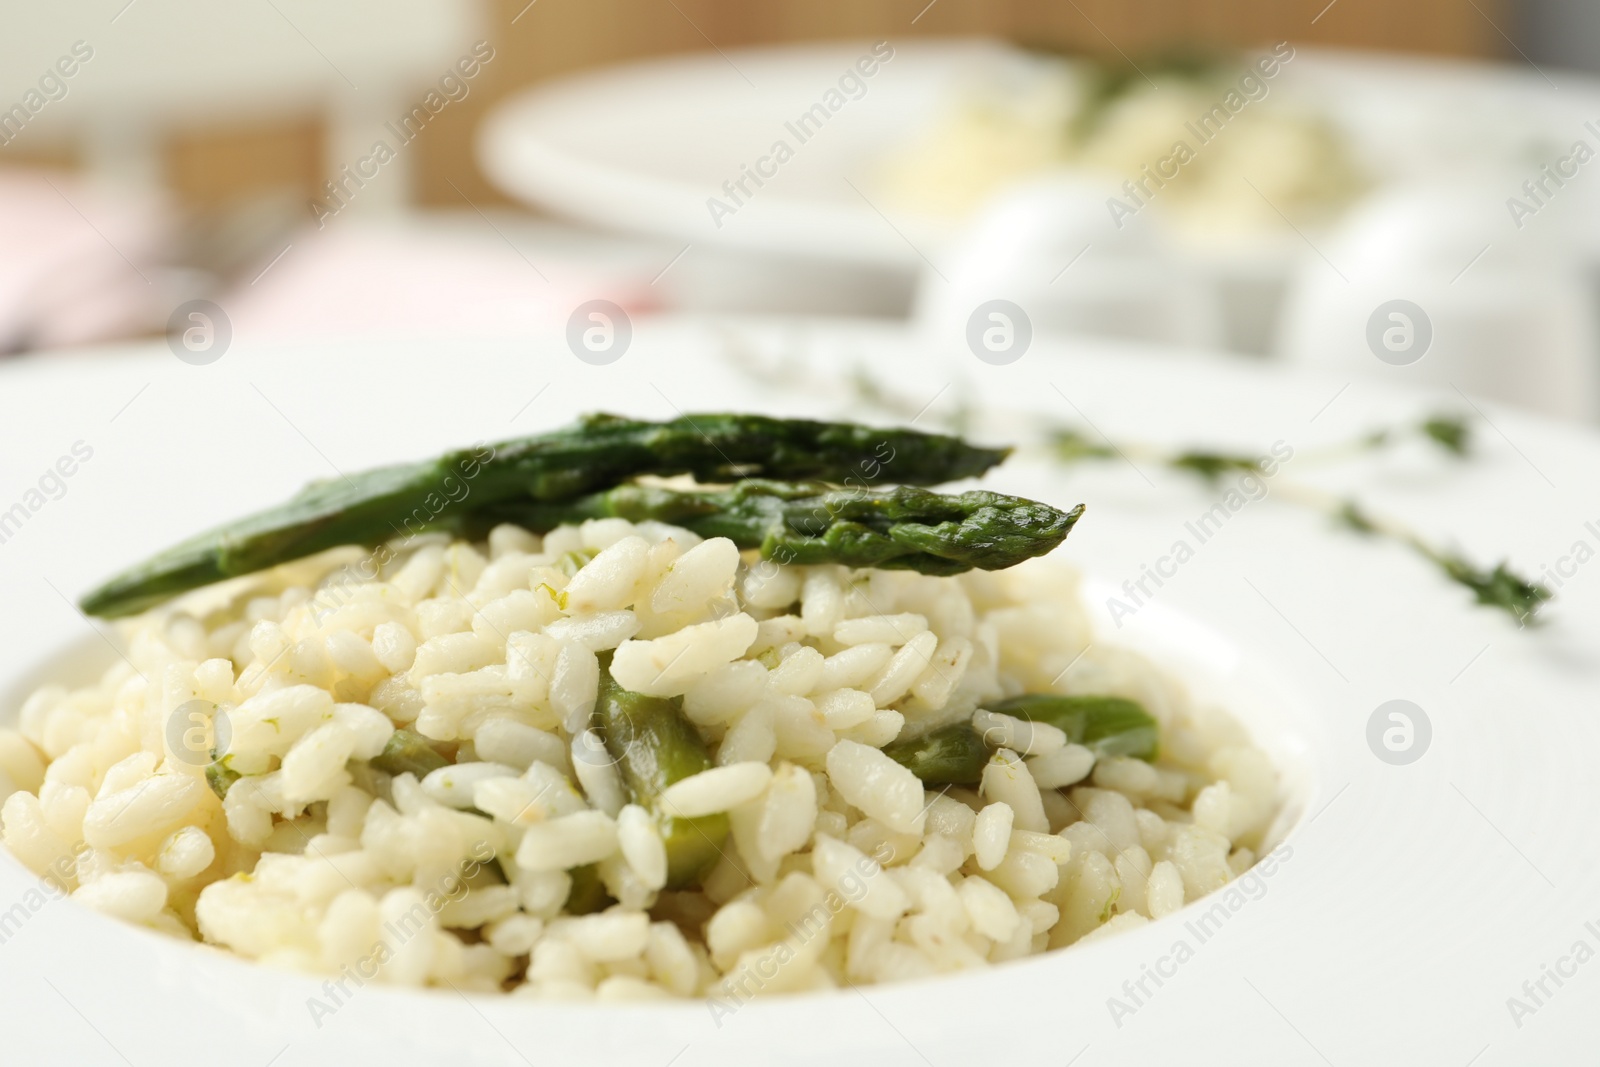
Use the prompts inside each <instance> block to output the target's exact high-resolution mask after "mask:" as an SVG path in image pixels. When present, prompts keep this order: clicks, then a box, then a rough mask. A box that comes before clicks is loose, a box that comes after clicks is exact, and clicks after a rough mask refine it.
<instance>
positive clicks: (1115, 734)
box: [989, 693, 1161, 761]
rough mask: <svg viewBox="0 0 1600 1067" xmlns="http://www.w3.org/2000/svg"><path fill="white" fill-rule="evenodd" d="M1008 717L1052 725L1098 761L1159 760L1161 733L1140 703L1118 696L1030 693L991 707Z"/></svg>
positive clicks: (992, 709)
mask: <svg viewBox="0 0 1600 1067" xmlns="http://www.w3.org/2000/svg"><path fill="white" fill-rule="evenodd" d="M989 710H991V711H997V712H1000V713H1001V714H1004V715H1012V716H1015V717H1016V718H1019V719H1027V720H1029V721H1030V722H1043V723H1049V724H1050V725H1051V726H1054V727H1056V728H1058V729H1059V730H1061V731H1062V732H1063V733H1065V734H1066V735H1067V739H1068V740H1069V741H1072V742H1073V743H1074V744H1079V745H1083V746H1084V747H1085V748H1088V749H1090V750H1091V751H1092V752H1094V754H1095V755H1096V756H1098V757H1101V758H1104V757H1107V756H1133V757H1134V758H1135V759H1142V760H1146V761H1151V760H1154V759H1155V758H1156V754H1157V752H1158V750H1159V746H1160V741H1161V731H1160V728H1159V727H1158V726H1157V724H1156V721H1155V719H1153V718H1151V717H1150V713H1149V712H1147V711H1145V710H1144V708H1143V706H1141V705H1140V704H1139V703H1138V701H1134V700H1128V699H1127V698H1125V697H1114V696H1056V695H1054V694H1051V693H1029V694H1027V695H1026V696H1020V697H1013V698H1011V699H1010V700H1003V701H1001V702H1000V703H998V704H994V705H992V706H991V707H990V709H989Z"/></svg>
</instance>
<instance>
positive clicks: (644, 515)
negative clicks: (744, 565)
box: [481, 478, 1083, 574]
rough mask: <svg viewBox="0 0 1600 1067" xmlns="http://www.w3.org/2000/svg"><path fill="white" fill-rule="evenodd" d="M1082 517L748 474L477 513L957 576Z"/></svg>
mask: <svg viewBox="0 0 1600 1067" xmlns="http://www.w3.org/2000/svg"><path fill="white" fill-rule="evenodd" d="M1082 514H1083V505H1081V504H1080V505H1078V506H1077V507H1075V508H1073V509H1072V510H1071V511H1061V510H1059V509H1057V508H1053V507H1051V506H1049V505H1048V504H1041V503H1038V502H1036V501H1032V500H1025V499H1023V498H1021V497H1014V496H1006V495H1004V494H1001V493H990V492H984V491H982V490H973V491H970V492H965V493H957V494H940V493H934V492H931V491H929V490H926V489H918V488H915V487H911V486H896V487H895V488H892V489H840V488H833V487H829V486H825V485H818V484H815V483H788V482H774V481H767V480H763V479H754V478H752V479H746V480H744V481H741V482H738V483H736V484H734V485H733V486H731V487H729V488H727V489H720V490H710V491H704V490H680V489H667V488H662V487H660V486H643V485H623V486H618V487H616V488H614V489H608V490H605V491H603V492H599V493H594V494H591V495H589V496H585V497H580V498H578V499H576V500H570V501H561V502H557V503H549V504H540V503H521V504H517V505H512V506H507V507H504V508H492V509H489V510H488V511H487V512H486V513H485V514H484V515H483V516H481V518H483V519H484V520H486V521H488V522H490V524H492V522H493V521H496V520H499V521H509V522H516V523H519V524H520V525H523V526H525V527H527V528H528V529H530V530H549V529H553V528H554V527H556V526H559V525H561V524H563V523H576V522H583V521H585V520H587V519H598V518H612V517H616V518H624V519H628V520H630V521H633V522H641V521H644V520H647V519H654V520H657V521H660V522H668V523H672V524H674V525H678V526H683V527H685V528H687V529H689V530H692V531H693V532H695V533H697V534H699V535H701V536H702V537H727V538H729V539H731V540H732V541H733V542H734V544H736V545H738V546H739V547H741V548H759V549H760V550H761V554H762V556H763V557H764V558H766V559H770V560H776V561H777V562H779V563H786V564H814V563H842V564H845V565H847V566H851V567H882V568H889V569H900V570H916V571H921V572H922V573H924V574H957V573H960V572H961V571H966V570H971V569H972V568H974V567H976V568H980V569H982V570H1002V569H1004V568H1006V567H1011V566H1015V565H1016V564H1018V563H1021V562H1022V561H1023V560H1025V559H1029V558H1031V557H1033V556H1039V555H1043V554H1044V553H1046V552H1048V551H1050V550H1051V549H1053V548H1055V547H1056V546H1057V545H1059V544H1060V543H1061V542H1062V541H1063V540H1065V539H1066V536H1067V534H1068V533H1069V532H1070V531H1071V530H1072V526H1073V524H1074V523H1076V522H1077V521H1078V518H1079V516H1081V515H1082Z"/></svg>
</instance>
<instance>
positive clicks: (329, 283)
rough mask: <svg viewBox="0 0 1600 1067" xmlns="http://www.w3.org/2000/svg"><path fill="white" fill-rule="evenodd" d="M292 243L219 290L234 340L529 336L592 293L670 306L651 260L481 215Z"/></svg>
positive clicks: (330, 233)
mask: <svg viewBox="0 0 1600 1067" xmlns="http://www.w3.org/2000/svg"><path fill="white" fill-rule="evenodd" d="M512 240H515V241H516V245H515V246H513V245H512V243H511V241H512ZM284 245H285V249H284V250H280V251H279V252H277V253H276V255H277V256H278V257H279V258H277V259H276V260H271V259H269V260H268V261H267V262H264V263H262V265H261V268H260V270H259V273H258V274H257V275H256V276H255V277H254V278H253V279H245V280H242V281H240V282H239V283H238V284H237V285H236V286H235V287H234V288H233V289H232V290H231V291H229V292H227V293H225V294H223V295H221V296H219V297H217V304H218V305H219V306H221V308H222V309H223V311H224V312H225V313H226V314H227V315H228V317H229V318H230V319H231V320H232V323H233V331H234V337H235V338H237V339H243V338H247V337H248V338H250V339H252V340H254V339H260V338H267V339H285V340H287V339H326V338H328V337H339V336H366V337H392V336H415V335H417V334H437V335H440V336H449V337H462V336H477V337H504V336H527V335H528V334H529V333H530V332H531V331H533V330H534V329H536V328H543V329H544V330H546V331H548V329H549V327H550V325H551V324H552V323H559V322H565V321H566V319H567V318H568V316H570V315H571V314H572V311H573V309H574V308H576V307H577V306H578V305H579V304H581V303H583V302H584V301H587V300H592V299H596V298H603V299H607V300H611V301H612V302H614V303H616V304H618V305H619V306H621V307H622V308H623V309H624V310H625V311H627V312H628V313H630V314H635V313H642V312H646V311H651V310H655V309H656V308H657V307H658V306H659V302H658V301H657V300H656V299H655V290H654V289H652V288H651V286H650V284H649V283H650V277H649V275H648V274H647V273H646V271H645V269H644V268H642V267H639V266H633V265H628V264H625V263H622V264H617V265H613V266H607V265H605V264H600V263H595V262H592V261H588V262H578V261H575V260H573V259H572V258H570V257H567V256H564V255H561V254H556V253H552V252H550V251H548V250H541V249H540V248H539V247H538V246H537V244H536V243H535V242H533V241H529V240H528V239H527V238H526V235H511V234H508V233H506V232H505V231H504V229H502V230H500V231H497V230H496V229H494V228H493V227H491V226H490V225H489V224H487V223H484V222H482V221H481V220H477V219H467V220H462V221H460V222H452V223H449V224H436V223H418V222H415V221H412V222H397V223H392V224H383V223H376V222H359V223H358V222H357V221H355V220H345V221H343V222H335V223H332V224H330V225H329V226H328V227H327V229H325V230H322V231H317V230H315V229H307V230H303V231H301V232H300V233H298V234H295V235H292V236H291V237H290V238H289V239H287V240H286V241H285V242H284Z"/></svg>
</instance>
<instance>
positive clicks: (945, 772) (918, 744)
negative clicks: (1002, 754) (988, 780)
mask: <svg viewBox="0 0 1600 1067" xmlns="http://www.w3.org/2000/svg"><path fill="white" fill-rule="evenodd" d="M883 754H884V755H885V756H888V757H889V758H890V759H892V760H894V761H895V762H896V763H898V764H900V765H901V766H902V767H905V768H906V769H907V770H909V771H910V772H911V773H912V774H914V775H916V776H917V777H918V778H921V779H922V782H923V784H924V785H976V784H977V783H978V781H979V779H981V778H982V777H983V768H984V765H985V764H986V763H988V762H989V746H988V745H986V744H984V743H983V738H982V737H980V736H979V735H978V731H976V730H974V729H973V728H972V724H971V723H969V722H961V723H956V724H955V725H954V726H946V727H945V728H944V729H942V730H935V731H933V732H932V733H930V734H924V735H923V736H921V737H919V738H916V739H915V740H911V741H900V742H897V743H895V744H891V745H889V746H888V747H886V748H885V749H884V750H883Z"/></svg>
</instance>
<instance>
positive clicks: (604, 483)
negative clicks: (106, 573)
mask: <svg viewBox="0 0 1600 1067" xmlns="http://www.w3.org/2000/svg"><path fill="white" fill-rule="evenodd" d="M1007 452H1008V450H1007V449H994V448H979V447H976V446H973V445H969V444H967V443H966V442H965V441H962V440H960V439H959V438H955V437H948V436H943V435H940V434H928V433H921V432H918V431H915V430H892V429H877V428H874V427H868V426H859V425H855V424H852V423H833V422H814V421H809V420H800V419H775V418H769V417H766V416H761V415H734V414H711V415H685V416H683V417H681V418H678V419H673V420H670V421H667V422H641V421H637V420H632V419H624V418H619V417H617V416H614V415H590V416H587V417H585V418H583V419H580V420H579V421H578V422H577V423H576V424H575V425H573V426H571V427H568V428H566V429H563V430H557V431H555V432H553V433H548V434H541V435H538V436H534V437H525V438H520V439H517V440H512V441H503V442H501V443H499V444H495V445H480V446H476V447H474V448H471V449H463V450H458V451H453V452H449V453H446V454H445V455H443V456H440V457H439V458H437V459H433V460H429V461H426V462H421V463H407V464H401V465H398V466H391V467H381V468H378V469H376V470H369V471H365V472H361V473H358V474H351V475H347V476H342V477H340V478H336V479H330V480H328V481H323V482H317V483H314V484H312V485H310V486H307V487H306V488H305V489H304V490H302V491H301V492H300V493H299V494H297V495H296V496H294V497H293V498H291V499H290V500H289V501H287V502H286V503H284V504H281V505H279V506H278V507H275V508H270V509H268V510H266V511H262V512H259V513H257V514H255V515H251V516H248V517H246V518H244V519H240V520H238V521H236V522H232V523H228V524H227V525H224V526H220V527H217V528H216V529H213V530H209V531H207V532H205V533H202V534H199V535H198V536H196V537H193V538H190V539H189V540H187V541H184V542H182V543H181V544H178V545H175V546H174V547H172V548H170V549H168V550H166V551H165V552H162V553H160V554H159V555H157V556H155V557H154V558H152V559H150V560H147V561H145V562H144V563H141V564H139V565H137V566H135V567H133V568H132V569H130V570H128V571H125V572H124V573H122V574H119V575H117V576H116V577H114V578H112V579H111V580H110V581H108V582H106V583H105V584H104V585H102V586H101V587H99V588H98V589H95V590H94V591H92V592H90V593H89V594H88V595H87V596H85V597H84V598H83V601H82V607H83V610H84V611H85V612H87V613H89V614H91V615H99V616H102V617H105V618H115V617H119V616H124V615H132V614H135V613H137V612H140V611H143V610H145V609H146V608H149V607H153V606H154V605H156V604H159V603H161V602H162V601H164V600H167V599H169V598H170V597H173V596H176V595H177V594H179V593H182V592H186V591H187V590H190V589H195V588H198V587H200V586H202V585H208V584H210V583H211V582H215V581H220V580H221V579H224V578H232V577H236V576H238V575H241V574H250V573H252V572H254V571H258V570H262V569H264V568H266V567H271V566H274V565H276V564H279V563H285V562H288V561H290V560H294V559H299V558H302V557H304V556H308V555H311V554H313V553H315V552H320V551H322V550H324V549H328V548H333V547H336V546H339V545H350V544H359V545H376V544H380V543H382V542H385V541H388V540H389V539H391V538H394V537H399V536H405V535H407V534H411V533H420V532H422V531H424V530H445V531H450V532H458V533H459V532H462V531H464V530H466V529H468V528H470V527H475V526H478V525H481V524H480V523H479V522H478V521H477V519H476V518H475V516H476V515H477V514H478V513H480V512H481V511H482V510H483V509H484V508H485V507H487V506H489V505H493V504H500V503H505V502H507V501H512V500H517V501H531V502H553V501H564V500H571V499H573V498H575V497H579V496H582V495H584V494H587V493H593V492H596V491H599V490H602V489H607V488H610V487H612V486H615V485H618V484H620V483H622V482H625V481H627V480H629V479H631V478H635V477H638V476H640V475H647V474H648V475H662V476H669V475H680V474H689V475H693V476H694V477H695V478H696V479H697V480H699V481H701V482H711V483H716V482H729V481H733V480H736V479H738V478H741V477H747V476H762V477H771V478H784V479H798V478H818V479H823V480H827V481H834V482H844V481H851V482H853V483H854V482H862V483H865V482H872V481H877V480H884V481H893V482H897V483H901V484H907V485H925V484H935V483H938V482H944V481H949V480H952V479H958V478H967V477H974V476H976V475H979V474H982V473H983V472H984V471H986V470H988V469H989V468H990V467H992V466H994V465H995V464H996V463H999V462H1000V461H1001V460H1002V459H1004V458H1005V457H1006V455H1007Z"/></svg>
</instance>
